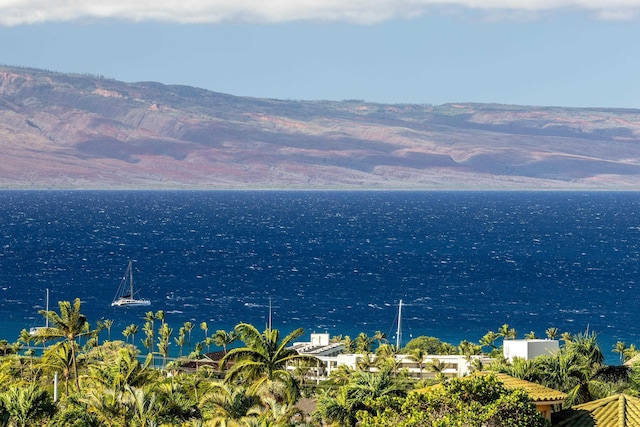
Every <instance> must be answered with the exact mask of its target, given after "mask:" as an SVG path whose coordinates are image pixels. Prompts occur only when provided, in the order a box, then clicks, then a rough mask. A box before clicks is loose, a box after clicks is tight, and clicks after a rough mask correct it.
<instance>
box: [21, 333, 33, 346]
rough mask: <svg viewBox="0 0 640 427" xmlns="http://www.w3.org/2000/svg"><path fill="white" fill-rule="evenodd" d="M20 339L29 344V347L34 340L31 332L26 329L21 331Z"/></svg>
mask: <svg viewBox="0 0 640 427" xmlns="http://www.w3.org/2000/svg"><path fill="white" fill-rule="evenodd" d="M18 341H20V342H22V343H24V344H26V345H27V348H28V349H30V348H31V342H32V341H33V335H31V334H30V333H29V331H27V330H26V329H23V330H21V331H20V336H19V337H18Z"/></svg>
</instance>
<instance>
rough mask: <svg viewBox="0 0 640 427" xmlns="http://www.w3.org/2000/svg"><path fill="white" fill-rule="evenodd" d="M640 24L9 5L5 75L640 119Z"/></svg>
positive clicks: (374, 5) (487, 9)
mask: <svg viewBox="0 0 640 427" xmlns="http://www.w3.org/2000/svg"><path fill="white" fill-rule="evenodd" d="M130 3H133V4H130ZM638 12H640V0H609V1H605V0H555V1H551V0H485V1H477V0H368V1H364V0H342V1H337V0H324V1H320V0H299V1H298V2H292V1H290V0H289V1H287V0H209V1H202V0H182V1H177V0H155V1H151V0H138V1H135V2H131V1H130V0H109V1H102V0H94V1H91V2H83V1H78V0H56V1H51V0H29V1H27V0H22V1H20V0H19V1H15V0H0V63H2V64H6V65H19V66H29V67H37V68H45V69H49V70H53V71H62V72H76V73H90V74H99V75H104V76H105V77H110V78H115V79H118V80H124V81H128V82H134V81H158V82H162V83H167V84H185V85H190V86H197V87H202V88H206V89H210V90H213V91H217V92H224V93H230V94H234V95H245V96H255V97H268V98H280V99H332V100H342V99H364V100H367V101H372V102H382V103H429V104H442V103H447V102H486V103H489V102H497V103H506V104H520V105H537V106H546V105H554V106H575V107H615V108H640V42H639V40H640V13H638Z"/></svg>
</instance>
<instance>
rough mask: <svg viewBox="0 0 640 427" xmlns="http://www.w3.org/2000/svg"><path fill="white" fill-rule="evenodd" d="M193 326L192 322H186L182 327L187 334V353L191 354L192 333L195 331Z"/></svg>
mask: <svg viewBox="0 0 640 427" xmlns="http://www.w3.org/2000/svg"><path fill="white" fill-rule="evenodd" d="M193 326H194V325H193V323H191V322H184V324H183V325H182V327H183V328H184V330H185V331H186V332H187V351H188V352H189V353H190V352H191V331H192V330H193Z"/></svg>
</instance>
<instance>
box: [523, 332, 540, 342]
mask: <svg viewBox="0 0 640 427" xmlns="http://www.w3.org/2000/svg"><path fill="white" fill-rule="evenodd" d="M536 338H537V337H536V333H535V332H534V331H531V332H529V333H528V334H524V339H526V340H535V339H536Z"/></svg>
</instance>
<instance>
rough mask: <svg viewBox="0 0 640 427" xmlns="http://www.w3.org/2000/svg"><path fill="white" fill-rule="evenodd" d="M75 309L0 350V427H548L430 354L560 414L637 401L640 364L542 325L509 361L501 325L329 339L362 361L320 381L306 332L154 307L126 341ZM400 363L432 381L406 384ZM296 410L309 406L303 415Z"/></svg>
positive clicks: (516, 400)
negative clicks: (556, 399) (549, 404)
mask: <svg viewBox="0 0 640 427" xmlns="http://www.w3.org/2000/svg"><path fill="white" fill-rule="evenodd" d="M81 308H82V307H81V302H80V300H77V299H76V300H75V301H73V302H68V301H62V302H60V303H59V304H58V311H43V312H42V315H43V316H45V317H46V318H47V319H48V320H49V324H50V327H49V328H48V329H40V330H39V331H38V333H37V334H36V335H31V334H30V333H29V332H27V331H23V332H22V333H21V334H20V336H19V337H18V340H17V341H16V343H13V344H12V343H9V342H6V341H4V342H1V343H0V344H1V345H0V349H1V350H2V351H1V352H0V427H1V426H33V425H41V426H72V427H73V426H76V427H93V426H113V427H121V426H131V427H138V426H140V427H142V426H149V427H151V426H182V427H189V426H229V427H231V426H243V427H250V426H261V427H267V426H270V427H290V426H344V427H351V426H356V425H359V426H361V427H373V426H381V427H384V426H392V425H393V426H396V425H397V426H398V427H418V426H449V425H464V426H484V425H492V426H516V427H517V426H533V427H538V426H540V427H542V426H546V425H548V421H547V420H545V419H544V418H542V417H541V416H540V415H539V414H538V413H537V412H536V411H535V406H534V405H533V403H532V402H531V400H530V399H529V397H528V395H527V394H526V392H524V391H522V390H510V389H506V388H505V387H504V386H503V385H502V384H501V383H500V382H499V381H498V380H497V379H496V377H495V376H493V375H490V374H489V375H483V376H477V377H471V378H470V379H465V380H464V381H463V380H459V379H456V378H447V377H446V376H445V375H444V374H443V372H444V368H445V367H446V364H445V363H443V362H440V361H438V358H437V357H434V355H443V356H444V355H449V354H459V355H463V356H465V357H469V358H471V357H475V355H478V354H481V353H482V354H485V355H491V356H492V357H493V358H494V360H495V362H494V363H493V364H492V365H491V366H485V367H482V366H476V365H472V369H478V370H479V369H485V370H486V369H489V370H494V371H497V372H503V373H507V374H509V375H511V376H514V377H517V378H522V379H526V380H529V381H532V382H536V383H539V384H542V385H545V386H547V387H551V388H554V389H557V390H561V391H564V392H565V393H566V394H567V396H568V397H567V400H566V401H565V406H567V407H569V406H572V405H575V404H579V403H583V402H588V401H590V400H594V399H598V398H600V397H604V396H608V395H611V394H615V393H621V392H625V393H627V394H631V395H640V365H634V366H632V367H627V366H623V365H622V364H620V365H617V366H608V365H606V364H605V363H604V360H605V358H604V352H603V350H602V348H601V347H600V346H599V344H598V340H597V334H596V333H594V332H589V331H586V332H584V333H577V334H569V333H566V332H565V333H560V331H558V330H557V329H556V328H549V329H547V331H546V332H545V333H546V335H547V336H548V337H554V338H555V337H561V340H562V342H563V345H562V346H561V349H560V351H559V352H557V353H556V354H550V355H545V356H539V357H537V358H535V359H533V360H521V359H517V358H516V359H515V360H513V362H507V361H506V360H504V359H503V358H502V354H501V341H502V340H504V339H511V338H514V337H516V336H517V333H516V331H515V330H514V329H513V328H511V327H510V326H509V325H506V324H505V325H502V326H500V327H499V328H498V329H497V330H496V331H493V332H492V331H489V332H488V333H487V334H486V335H485V336H484V337H482V338H481V339H480V340H479V341H478V342H471V341H463V342H461V343H460V344H459V345H458V346H454V345H452V344H449V343H445V342H441V341H440V340H439V339H437V338H435V337H418V338H415V339H413V340H411V341H410V342H409V343H408V344H407V346H406V347H404V348H396V346H395V345H393V344H390V343H389V342H388V340H387V337H386V336H385V334H383V333H381V332H379V331H378V332H376V333H375V334H374V335H373V336H368V335H367V334H365V333H361V334H358V335H357V336H356V338H354V339H351V338H349V337H348V336H346V337H341V336H338V337H334V341H339V342H342V343H343V345H344V347H345V348H349V349H351V351H355V352H358V353H359V356H358V363H357V364H356V365H355V366H354V368H349V367H347V366H345V365H342V366H339V367H337V368H335V369H333V370H332V372H331V376H330V378H329V379H328V380H325V381H322V382H320V381H318V380H317V379H315V380H313V381H309V380H308V377H309V373H310V372H312V369H314V368H317V367H318V361H317V360H316V359H315V358H314V357H312V356H309V355H304V354H299V353H297V352H296V351H293V350H292V349H291V345H292V344H293V342H294V341H295V340H297V339H298V338H300V337H301V336H302V335H303V334H304V331H303V330H302V329H295V330H293V331H292V332H290V333H288V334H286V335H284V334H282V335H281V333H280V331H279V330H277V329H272V328H266V329H265V330H264V331H259V330H258V329H257V328H255V327H254V326H253V325H250V324H246V323H240V324H238V325H237V326H236V327H235V328H234V330H232V331H224V330H216V331H215V332H214V331H211V330H210V329H209V325H208V324H207V323H206V322H202V323H200V324H199V325H200V329H201V330H202V332H203V333H202V334H199V333H194V332H193V329H194V328H195V325H198V323H191V322H186V323H185V324H183V325H178V326H177V327H176V328H174V327H172V326H170V324H169V322H168V321H167V319H166V317H165V313H164V312H163V311H162V310H160V311H158V312H156V313H154V312H151V311H150V312H147V313H146V314H145V315H144V324H143V325H142V327H139V325H135V324H133V325H129V326H127V327H126V328H125V329H124V330H123V331H122V336H123V338H124V340H117V339H116V340H112V335H115V334H117V332H116V331H113V330H112V327H113V322H112V321H110V320H101V321H100V322H97V323H96V326H95V327H94V328H92V327H91V325H90V323H89V321H88V319H87V318H86V317H85V316H84V315H83V314H82V311H81ZM136 334H138V335H139V336H138V341H139V342H140V343H141V344H142V346H141V347H140V348H138V347H137V346H136V338H135V336H136ZM105 335H106V339H104V336H105ZM140 335H142V337H140ZM198 335H202V336H203V339H202V340H197V338H195V337H196V336H198ZM527 335H528V336H530V337H534V336H536V335H535V333H533V332H530V333H528V334H527ZM194 338H195V339H194ZM171 344H174V345H175V346H177V351H176V353H178V357H177V358H176V357H173V356H174V355H171V354H170V352H169V346H170V345H171ZM211 347H214V348H216V347H217V348H220V349H221V350H222V351H221V352H220V354H222V355H223V356H222V359H221V360H219V361H218V362H219V363H218V364H216V363H213V362H212V361H211V360H210V359H206V358H205V357H204V354H203V352H204V350H205V349H206V350H207V352H209V350H210V348H211ZM611 351H613V352H615V353H617V354H618V355H619V357H620V362H624V361H626V360H629V359H630V358H631V357H633V356H634V355H635V353H636V349H635V346H634V345H630V346H627V345H626V344H625V343H617V344H616V345H615V346H614V348H613V349H612V350H611ZM398 354H405V355H406V356H405V357H406V358H408V359H409V360H412V361H413V362H414V363H415V364H416V366H417V367H418V369H419V371H420V373H421V374H422V373H423V372H425V373H429V375H425V376H428V377H429V379H422V380H417V379H413V378H411V376H410V375H409V373H408V372H407V371H406V370H404V369H402V367H401V365H400V364H399V363H398V360H399V359H398ZM427 355H430V356H429V357H427ZM421 376H423V375H421ZM301 402H306V403H307V404H308V403H311V406H312V407H314V408H315V409H314V410H309V408H306V412H305V411H303V410H302V407H303V406H305V405H302V404H301Z"/></svg>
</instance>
